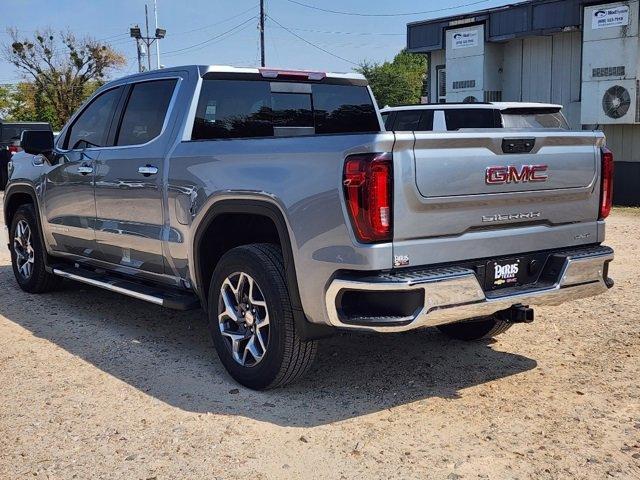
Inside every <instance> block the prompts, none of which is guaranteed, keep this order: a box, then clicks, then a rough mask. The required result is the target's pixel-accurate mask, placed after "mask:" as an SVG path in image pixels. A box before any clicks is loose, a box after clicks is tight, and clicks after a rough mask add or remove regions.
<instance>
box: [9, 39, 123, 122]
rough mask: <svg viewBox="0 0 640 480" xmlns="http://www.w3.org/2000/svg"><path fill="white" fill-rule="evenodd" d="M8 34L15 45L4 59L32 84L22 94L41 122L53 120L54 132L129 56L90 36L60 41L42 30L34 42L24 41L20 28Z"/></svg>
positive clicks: (10, 46)
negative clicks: (19, 31) (126, 56)
mask: <svg viewBox="0 0 640 480" xmlns="http://www.w3.org/2000/svg"><path fill="white" fill-rule="evenodd" d="M8 32H9V35H10V37H11V44H10V45H8V46H5V48H4V57H5V59H6V60H7V61H9V62H11V63H12V64H13V65H15V66H16V67H17V68H18V70H20V71H21V72H22V73H23V74H25V76H26V77H27V78H28V79H30V82H29V83H27V84H26V85H31V86H30V87H26V86H22V85H24V84H19V86H18V90H19V92H18V93H20V90H22V92H21V93H23V94H25V95H26V97H25V98H26V103H27V104H29V102H31V104H32V107H33V109H34V112H33V113H34V114H35V115H36V116H39V117H40V118H37V120H48V121H50V122H51V123H52V125H53V128H54V129H59V128H61V127H62V125H64V124H65V122H66V121H67V120H68V119H69V117H70V116H71V115H72V114H73V112H74V111H75V110H76V109H77V108H78V107H79V106H80V104H82V102H83V101H84V100H85V99H86V98H87V96H88V95H90V94H91V93H93V91H95V89H96V88H98V87H99V86H100V85H102V84H103V83H104V82H105V80H106V78H107V75H108V74H109V72H110V71H111V70H113V69H115V68H118V67H122V66H124V65H125V64H126V59H125V57H124V56H123V55H122V54H120V53H118V52H116V51H115V50H113V49H112V48H111V47H109V46H108V45H106V44H103V43H101V42H99V41H97V40H94V39H92V38H89V37H87V38H83V39H80V40H78V39H77V38H76V37H75V35H74V34H73V33H71V32H61V33H60V34H59V35H58V37H57V38H56V36H55V35H54V33H53V32H52V31H51V30H44V31H41V32H40V31H38V32H36V33H35V38H34V39H33V40H29V39H27V38H24V39H22V40H20V35H19V33H18V30H16V29H9V31H8ZM25 115H26V114H25ZM29 120H36V119H35V118H29Z"/></svg>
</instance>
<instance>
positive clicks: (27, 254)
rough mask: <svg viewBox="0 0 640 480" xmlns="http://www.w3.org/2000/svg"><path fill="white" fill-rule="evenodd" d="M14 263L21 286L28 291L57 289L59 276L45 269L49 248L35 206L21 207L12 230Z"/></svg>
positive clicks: (14, 270) (10, 240) (16, 214)
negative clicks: (43, 238)
mask: <svg viewBox="0 0 640 480" xmlns="http://www.w3.org/2000/svg"><path fill="white" fill-rule="evenodd" d="M9 242H10V245H11V266H12V267H13V274H14V276H15V277H16V281H17V282H18V285H20V288H21V289H22V290H24V291H25V292H28V293H44V292H49V291H51V290H53V288H54V285H55V281H56V277H55V276H54V275H52V274H50V273H49V272H47V270H46V268H45V265H46V263H45V260H46V251H45V249H44V244H43V243H42V236H41V235H40V229H39V227H38V220H37V219H36V213H35V210H34V208H33V205H22V206H20V207H19V208H18V210H17V211H16V213H15V215H14V216H13V220H12V221H11V229H10V230H9Z"/></svg>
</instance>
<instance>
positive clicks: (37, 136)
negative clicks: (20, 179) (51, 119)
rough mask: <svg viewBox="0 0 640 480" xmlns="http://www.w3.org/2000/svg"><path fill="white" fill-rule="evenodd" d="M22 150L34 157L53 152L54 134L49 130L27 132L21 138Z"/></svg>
mask: <svg viewBox="0 0 640 480" xmlns="http://www.w3.org/2000/svg"><path fill="white" fill-rule="evenodd" d="M20 146H21V147H22V149H23V150H24V151H25V152H27V153H30V154H32V155H39V154H41V153H46V152H50V151H51V150H53V132H51V131H48V130H25V131H24V132H22V136H21V137H20Z"/></svg>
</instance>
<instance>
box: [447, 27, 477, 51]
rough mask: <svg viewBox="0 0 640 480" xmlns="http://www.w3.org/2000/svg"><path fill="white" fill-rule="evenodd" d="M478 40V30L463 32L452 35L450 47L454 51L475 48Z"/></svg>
mask: <svg viewBox="0 0 640 480" xmlns="http://www.w3.org/2000/svg"><path fill="white" fill-rule="evenodd" d="M478 39H479V35H478V30H464V31H462V32H458V33H455V34H454V35H453V39H452V47H453V48H456V49H457V48H469V47H477V46H478Z"/></svg>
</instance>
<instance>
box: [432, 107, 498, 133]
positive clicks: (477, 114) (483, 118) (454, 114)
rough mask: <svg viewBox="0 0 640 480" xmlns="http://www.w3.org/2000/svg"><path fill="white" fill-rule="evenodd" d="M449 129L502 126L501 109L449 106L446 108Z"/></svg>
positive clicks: (445, 114) (445, 115)
mask: <svg viewBox="0 0 640 480" xmlns="http://www.w3.org/2000/svg"><path fill="white" fill-rule="evenodd" d="M444 118H445V120H446V122H447V130H449V131H455V130H460V129H461V128H502V119H501V116H500V111H499V110H496V109H492V108H447V109H444Z"/></svg>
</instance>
